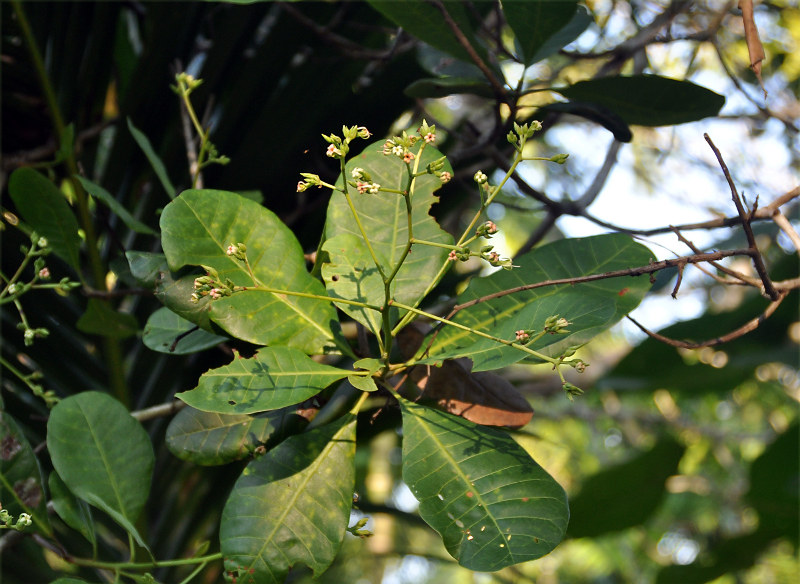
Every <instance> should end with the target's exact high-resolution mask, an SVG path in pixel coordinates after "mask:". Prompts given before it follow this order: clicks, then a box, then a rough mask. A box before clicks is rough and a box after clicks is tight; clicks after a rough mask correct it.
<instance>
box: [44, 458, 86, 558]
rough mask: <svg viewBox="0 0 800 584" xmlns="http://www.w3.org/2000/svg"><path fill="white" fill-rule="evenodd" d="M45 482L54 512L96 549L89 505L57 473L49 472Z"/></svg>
mask: <svg viewBox="0 0 800 584" xmlns="http://www.w3.org/2000/svg"><path fill="white" fill-rule="evenodd" d="M47 482H48V486H49V487H50V502H51V503H52V504H53V509H54V510H55V512H56V513H58V516H59V517H61V520H62V521H63V522H64V523H66V524H67V525H69V526H70V527H71V528H72V529H74V530H75V531H77V532H78V533H80V534H81V535H82V536H83V537H85V538H86V539H87V540H88V541H89V543H91V544H92V548H95V549H96V547H97V537H96V534H95V530H94V520H93V519H92V510H91V508H90V507H89V505H88V504H87V503H86V502H85V501H81V500H80V499H78V498H77V497H76V496H75V495H73V494H72V493H71V492H70V491H69V489H68V488H67V485H65V484H64V481H63V480H61V477H60V476H58V473H56V472H51V473H50V476H49V477H48V481H47Z"/></svg>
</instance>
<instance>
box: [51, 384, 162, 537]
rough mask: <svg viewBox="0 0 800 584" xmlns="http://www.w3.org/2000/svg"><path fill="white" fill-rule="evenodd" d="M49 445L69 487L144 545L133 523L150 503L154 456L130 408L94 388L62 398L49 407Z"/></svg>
mask: <svg viewBox="0 0 800 584" xmlns="http://www.w3.org/2000/svg"><path fill="white" fill-rule="evenodd" d="M121 437H124V440H122V439H121ZM47 447H48V450H49V451H50V456H51V458H52V460H53V466H54V467H55V469H56V472H58V474H59V476H60V477H61V478H62V479H63V481H64V484H66V485H67V487H68V488H69V490H70V491H72V492H73V493H74V494H75V495H77V496H78V497H80V498H81V499H83V500H84V501H86V502H88V503H90V504H91V505H94V506H95V507H97V508H99V509H101V510H102V511H105V512H106V513H108V514H109V515H110V516H111V517H112V518H113V519H114V520H115V521H117V522H118V523H119V524H120V525H122V526H123V527H124V528H125V529H126V530H127V531H128V532H129V533H130V534H131V535H132V536H133V537H134V538H135V539H136V541H137V542H138V543H139V544H140V545H142V546H143V547H146V544H145V542H144V540H143V539H142V538H141V536H140V535H139V533H138V532H137V531H136V528H135V527H134V523H135V521H136V519H137V518H138V517H139V515H140V514H141V512H142V509H143V508H144V505H145V503H146V502H147V498H148V495H149V492H150V480H151V478H152V475H153V464H154V461H155V455H154V454H153V446H152V444H151V443H150V438H149V437H148V436H147V432H145V430H144V428H142V426H141V424H139V422H137V421H136V420H135V419H134V418H133V417H131V415H130V414H129V413H128V410H127V409H125V407H124V406H123V405H122V404H120V403H119V402H118V401H117V400H115V399H114V398H112V397H111V396H109V395H106V394H104V393H100V392H96V391H87V392H83V393H79V394H77V395H73V396H71V397H68V398H66V399H63V400H61V401H60V402H59V403H58V405H56V406H55V407H54V408H53V409H52V411H51V412H50V419H49V420H48V422H47Z"/></svg>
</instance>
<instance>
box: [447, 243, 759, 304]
mask: <svg viewBox="0 0 800 584" xmlns="http://www.w3.org/2000/svg"><path fill="white" fill-rule="evenodd" d="M740 255H746V256H752V255H753V251H752V250H751V249H731V250H724V251H717V252H713V253H701V254H695V255H691V256H684V257H679V258H673V259H668V260H661V261H660V262H652V263H650V264H648V265H646V266H639V267H636V268H626V269H624V270H614V271H611V272H603V273H602V274H590V275H588V276H578V277H575V278H561V279H557V280H544V281H542V282H536V283H534V284H525V285H523V286H516V287H514V288H508V289H507V290H501V291H499V292H494V293H493V294H487V295H486V296H481V297H480V298H475V299H474V300H470V301H469V302H465V303H464V304H457V305H456V306H454V307H453V310H452V311H451V312H450V314H449V315H448V316H447V319H448V320H449V319H451V318H452V317H453V315H454V314H455V313H456V312H458V311H459V310H463V309H465V308H469V307H470V306H474V305H476V304H480V303H481V302H486V301H488V300H494V299H495V298H501V297H503V296H508V295H509V294H516V293H517V292H524V291H526V290H533V289H535V288H544V287H545V286H560V285H562V284H582V283H584V282H596V281H597V280H607V279H609V278H619V277H622V276H641V275H643V274H652V273H654V272H658V271H661V270H664V269H666V268H672V267H677V266H679V265H681V264H684V265H685V264H697V263H701V262H708V261H714V260H721V259H723V258H727V257H732V256H740Z"/></svg>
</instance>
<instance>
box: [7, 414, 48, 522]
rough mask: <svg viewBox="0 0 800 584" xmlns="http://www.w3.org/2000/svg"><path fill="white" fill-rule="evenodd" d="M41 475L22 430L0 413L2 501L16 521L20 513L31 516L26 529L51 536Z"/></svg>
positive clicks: (10, 418)
mask: <svg viewBox="0 0 800 584" xmlns="http://www.w3.org/2000/svg"><path fill="white" fill-rule="evenodd" d="M42 485H43V481H42V473H41V470H40V469H39V462H38V461H37V460H36V455H35V454H34V453H33V448H31V445H30V444H29V443H28V439H27V438H25V434H23V432H22V429H21V428H20V427H19V426H18V425H17V422H16V421H15V420H14V418H12V417H11V416H10V415H9V414H8V413H6V412H5V411H3V410H0V501H2V504H3V509H6V510H7V511H8V512H9V513H11V515H13V516H14V517H15V518H16V517H18V516H19V514H20V513H27V514H28V515H30V516H31V519H32V521H33V523H32V524H31V525H30V526H29V527H27V528H26V530H27V531H31V530H35V531H38V532H39V533H44V534H47V535H51V534H52V527H51V526H50V520H49V519H48V517H47V507H46V505H47V497H46V496H45V492H44V488H43V487H42Z"/></svg>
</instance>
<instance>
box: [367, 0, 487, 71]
mask: <svg viewBox="0 0 800 584" xmlns="http://www.w3.org/2000/svg"><path fill="white" fill-rule="evenodd" d="M369 4H370V5H371V6H372V7H373V8H374V9H375V10H377V11H378V12H380V13H381V14H383V15H384V16H385V17H386V18H388V19H389V20H391V21H392V22H394V23H395V24H397V25H398V26H401V27H402V28H403V29H404V30H405V31H406V32H408V33H409V34H412V35H413V36H415V37H417V38H418V39H420V40H421V41H425V42H426V43H428V44H429V45H431V46H433V47H436V48H437V49H439V50H441V51H444V52H446V53H448V54H450V55H452V56H453V57H456V58H458V59H461V60H462V61H466V62H468V63H471V62H472V58H471V57H470V55H469V53H468V52H467V50H466V49H465V48H464V47H463V46H462V45H461V43H460V42H459V41H458V39H457V38H456V36H455V35H454V34H453V31H452V30H451V29H450V27H449V26H448V25H447V22H446V21H445V20H444V18H443V16H442V13H441V12H440V11H439V10H438V9H437V8H436V7H435V6H433V5H431V4H429V3H427V2H419V1H418V0H393V1H392V2H386V0H369ZM443 4H444V6H445V7H446V8H447V12H448V13H449V14H450V16H451V17H452V19H453V20H454V21H455V22H456V24H457V25H458V28H459V29H461V32H462V33H464V35H465V36H466V37H467V39H473V38H474V33H473V30H472V24H471V23H470V20H469V16H468V13H467V10H466V7H465V6H464V5H463V3H462V2H456V1H454V0H444V2H443ZM471 44H472V46H473V48H474V49H475V50H476V51H477V52H478V54H480V55H482V56H485V51H484V50H483V49H482V47H480V45H477V44H476V43H474V42H472V43H471Z"/></svg>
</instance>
